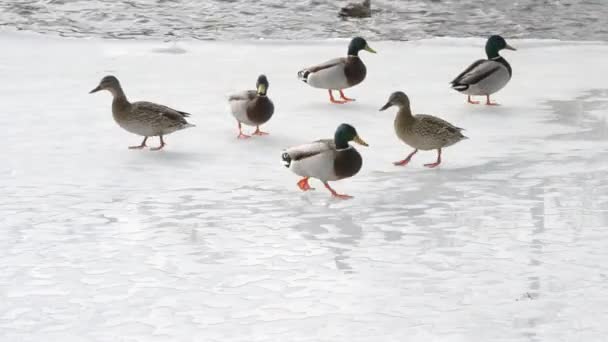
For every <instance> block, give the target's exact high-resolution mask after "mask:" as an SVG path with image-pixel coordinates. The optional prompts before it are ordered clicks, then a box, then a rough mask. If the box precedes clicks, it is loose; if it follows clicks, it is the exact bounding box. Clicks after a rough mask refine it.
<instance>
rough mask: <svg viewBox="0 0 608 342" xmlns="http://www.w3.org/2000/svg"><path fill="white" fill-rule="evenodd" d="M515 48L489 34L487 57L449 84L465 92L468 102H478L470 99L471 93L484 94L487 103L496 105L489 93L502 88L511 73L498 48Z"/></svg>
mask: <svg viewBox="0 0 608 342" xmlns="http://www.w3.org/2000/svg"><path fill="white" fill-rule="evenodd" d="M503 49H507V50H515V48H514V47H512V46H511V45H509V44H507V42H506V41H505V39H504V38H503V37H501V36H491V37H490V38H488V41H487V42H486V55H487V56H488V59H480V60H478V61H476V62H474V63H473V64H471V65H470V66H469V67H468V68H466V69H465V70H464V71H463V72H461V73H460V75H458V76H457V77H456V78H455V79H454V80H453V81H452V82H451V83H450V84H451V85H452V89H455V90H457V91H459V92H461V93H463V94H467V95H468V96H467V101H468V102H469V103H473V104H478V103H479V102H477V101H473V100H472V99H471V96H472V95H478V96H481V95H483V96H485V97H486V104H487V105H496V103H493V102H491V101H490V95H492V94H494V93H496V92H497V91H499V90H500V89H502V88H503V87H504V86H505V85H507V83H508V82H509V80H511V75H512V74H513V69H512V68H511V65H509V63H508V62H507V60H506V59H504V58H503V57H502V56H501V55H500V54H499V52H500V50H503Z"/></svg>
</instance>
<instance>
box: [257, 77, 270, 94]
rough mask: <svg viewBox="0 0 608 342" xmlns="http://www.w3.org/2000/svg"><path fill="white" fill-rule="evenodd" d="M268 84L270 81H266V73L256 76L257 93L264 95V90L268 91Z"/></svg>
mask: <svg viewBox="0 0 608 342" xmlns="http://www.w3.org/2000/svg"><path fill="white" fill-rule="evenodd" d="M269 86H270V83H268V79H267V78H266V75H260V76H258V81H257V82H256V83H255V87H256V89H257V91H258V95H261V96H265V95H266V92H267V91H268V87H269Z"/></svg>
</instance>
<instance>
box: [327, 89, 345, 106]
mask: <svg viewBox="0 0 608 342" xmlns="http://www.w3.org/2000/svg"><path fill="white" fill-rule="evenodd" d="M327 91H328V92H329V102H331V103H338V104H343V103H346V101H340V100H336V99H334V94H333V93H332V92H331V89H327Z"/></svg>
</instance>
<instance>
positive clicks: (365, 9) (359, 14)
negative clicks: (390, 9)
mask: <svg viewBox="0 0 608 342" xmlns="http://www.w3.org/2000/svg"><path fill="white" fill-rule="evenodd" d="M338 16H340V17H342V18H348V17H350V18H369V17H371V16H372V8H371V4H370V0H363V2H362V3H350V4H348V5H346V6H344V7H342V8H341V9H340V12H339V13H338Z"/></svg>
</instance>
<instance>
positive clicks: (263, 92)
mask: <svg viewBox="0 0 608 342" xmlns="http://www.w3.org/2000/svg"><path fill="white" fill-rule="evenodd" d="M255 86H256V90H246V91H243V92H240V93H236V94H233V95H230V97H229V98H228V103H229V104H230V109H231V111H232V115H233V116H234V118H235V119H236V121H237V122H238V127H239V135H238V136H237V138H238V139H245V138H250V137H251V136H250V135H246V134H243V130H242V127H241V124H245V125H249V126H256V129H255V131H254V132H253V135H268V133H267V132H262V131H260V125H262V124H265V123H266V122H268V120H270V118H271V117H272V114H273V113H274V104H273V103H272V101H271V100H270V98H268V95H267V93H268V87H269V86H270V83H268V78H266V75H260V76H258V80H257V81H256V85H255Z"/></svg>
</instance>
